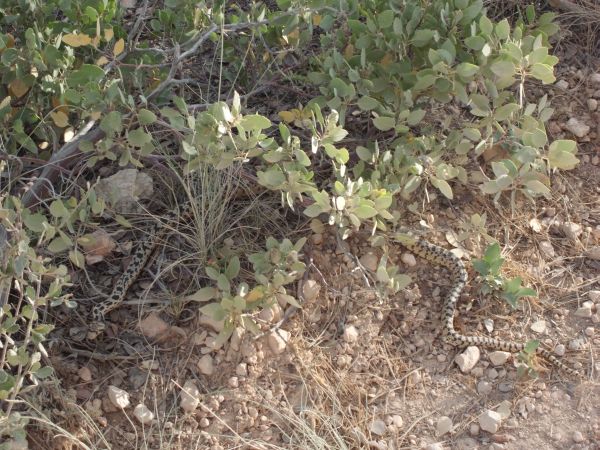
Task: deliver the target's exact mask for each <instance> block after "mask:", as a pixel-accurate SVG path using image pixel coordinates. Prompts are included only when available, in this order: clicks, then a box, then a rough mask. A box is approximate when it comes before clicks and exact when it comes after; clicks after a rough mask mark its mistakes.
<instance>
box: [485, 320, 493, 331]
mask: <svg viewBox="0 0 600 450" xmlns="http://www.w3.org/2000/svg"><path fill="white" fill-rule="evenodd" d="M483 326H484V327H485V329H486V330H487V332H488V333H491V332H492V331H494V319H483Z"/></svg>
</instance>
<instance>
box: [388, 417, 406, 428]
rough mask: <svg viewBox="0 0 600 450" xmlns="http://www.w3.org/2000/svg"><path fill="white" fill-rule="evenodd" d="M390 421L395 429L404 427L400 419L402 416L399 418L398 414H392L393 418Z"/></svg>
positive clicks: (402, 420)
mask: <svg viewBox="0 0 600 450" xmlns="http://www.w3.org/2000/svg"><path fill="white" fill-rule="evenodd" d="M390 419H391V424H392V425H393V426H394V427H396V429H400V428H402V426H403V425H404V419H402V416H400V415H398V414H394V415H393V416H391V417H390Z"/></svg>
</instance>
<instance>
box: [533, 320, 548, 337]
mask: <svg viewBox="0 0 600 450" xmlns="http://www.w3.org/2000/svg"><path fill="white" fill-rule="evenodd" d="M531 331H535V332H536V333H539V334H541V333H545V332H546V321H545V320H538V321H536V322H533V323H532V324H531Z"/></svg>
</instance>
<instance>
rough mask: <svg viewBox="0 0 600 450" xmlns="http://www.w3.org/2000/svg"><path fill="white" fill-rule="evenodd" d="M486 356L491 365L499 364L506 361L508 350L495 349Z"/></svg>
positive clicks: (508, 355) (508, 356) (508, 354)
mask: <svg viewBox="0 0 600 450" xmlns="http://www.w3.org/2000/svg"><path fill="white" fill-rule="evenodd" d="M488 358H489V359H490V361H491V362H492V364H493V365H495V366H501V365H502V364H504V363H505V362H506V361H508V358H510V352H501V351H495V352H492V353H490V354H489V355H488Z"/></svg>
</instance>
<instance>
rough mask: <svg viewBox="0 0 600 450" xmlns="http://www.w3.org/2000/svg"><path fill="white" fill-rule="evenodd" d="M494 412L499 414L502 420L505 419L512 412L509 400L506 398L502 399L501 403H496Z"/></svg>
mask: <svg viewBox="0 0 600 450" xmlns="http://www.w3.org/2000/svg"><path fill="white" fill-rule="evenodd" d="M496 412H497V413H498V414H500V417H502V420H506V419H508V418H509V417H510V415H511V414H512V403H511V402H509V401H508V400H504V401H503V402H502V403H500V404H499V405H498V407H497V408H496Z"/></svg>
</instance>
